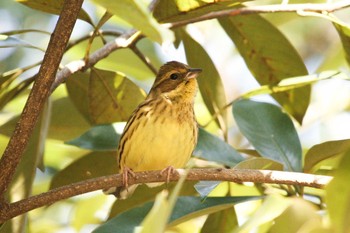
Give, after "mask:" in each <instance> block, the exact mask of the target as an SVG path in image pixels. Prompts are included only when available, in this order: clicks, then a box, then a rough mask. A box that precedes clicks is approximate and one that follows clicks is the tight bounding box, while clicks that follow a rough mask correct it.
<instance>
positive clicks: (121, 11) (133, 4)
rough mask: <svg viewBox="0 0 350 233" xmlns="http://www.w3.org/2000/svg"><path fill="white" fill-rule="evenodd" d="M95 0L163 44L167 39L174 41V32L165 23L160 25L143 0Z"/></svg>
mask: <svg viewBox="0 0 350 233" xmlns="http://www.w3.org/2000/svg"><path fill="white" fill-rule="evenodd" d="M95 2H96V3H97V4H99V5H101V6H103V7H104V8H105V9H107V10H108V11H109V12H111V13H112V14H114V15H116V16H118V17H120V18H121V19H123V20H125V21H127V22H128V23H130V24H131V25H132V26H134V27H135V28H137V29H138V30H140V31H141V32H142V33H143V34H145V35H146V36H147V37H148V38H150V39H152V40H153V41H156V42H158V43H160V44H161V43H163V42H166V41H169V42H172V41H173V40H174V35H173V32H172V31H170V30H169V29H168V28H166V27H164V26H163V25H160V24H159V23H158V22H157V21H156V20H155V19H154V18H153V17H152V15H151V13H150V12H149V11H148V9H147V6H146V4H145V3H144V2H143V1H129V0H118V1H109V0H95Z"/></svg>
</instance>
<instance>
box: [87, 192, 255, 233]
mask: <svg viewBox="0 0 350 233" xmlns="http://www.w3.org/2000/svg"><path fill="white" fill-rule="evenodd" d="M257 198H258V197H208V198H207V199H206V200H205V201H204V202H202V201H201V198H200V197H179V198H178V199H177V201H176V204H175V208H174V210H173V212H172V214H171V217H170V221H169V225H168V226H169V227H170V226H173V225H177V224H179V223H182V222H185V221H187V220H189V219H191V218H194V217H198V216H202V215H205V214H210V213H214V212H217V211H220V210H223V209H227V208H230V207H232V205H233V204H237V203H241V202H246V201H251V200H256V199H257ZM152 206H153V202H148V203H146V204H144V205H143V206H141V207H136V208H133V209H131V210H129V211H126V212H123V213H121V214H119V215H117V216H116V217H114V218H112V219H110V220H109V221H107V222H106V223H105V224H103V225H101V226H100V227H98V228H96V229H95V230H94V231H93V232H94V233H107V232H120V233H123V232H125V233H126V232H133V230H134V228H135V227H137V226H138V225H140V223H141V222H142V220H143V219H144V217H145V216H146V215H147V214H148V212H149V211H150V210H151V208H152Z"/></svg>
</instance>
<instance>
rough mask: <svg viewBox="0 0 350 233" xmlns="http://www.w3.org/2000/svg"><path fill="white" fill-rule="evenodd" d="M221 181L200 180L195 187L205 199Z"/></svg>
mask: <svg viewBox="0 0 350 233" xmlns="http://www.w3.org/2000/svg"><path fill="white" fill-rule="evenodd" d="M220 183H221V181H206V180H200V181H199V182H198V183H196V184H195V186H194V188H195V189H196V191H197V192H198V193H199V195H200V196H201V197H202V198H203V199H204V198H207V197H208V195H209V194H210V193H211V191H213V190H214V189H215V188H216V187H217V186H218V185H219V184H220Z"/></svg>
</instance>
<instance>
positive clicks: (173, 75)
mask: <svg viewBox="0 0 350 233" xmlns="http://www.w3.org/2000/svg"><path fill="white" fill-rule="evenodd" d="M178 77H179V75H178V74H176V73H173V74H171V75H170V79H172V80H176V79H178Z"/></svg>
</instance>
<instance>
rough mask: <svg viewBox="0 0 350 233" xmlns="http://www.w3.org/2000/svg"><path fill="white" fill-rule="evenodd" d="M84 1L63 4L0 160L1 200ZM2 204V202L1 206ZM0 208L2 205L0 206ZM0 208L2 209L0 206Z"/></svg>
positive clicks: (48, 92)
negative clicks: (26, 98)
mask: <svg viewBox="0 0 350 233" xmlns="http://www.w3.org/2000/svg"><path fill="white" fill-rule="evenodd" d="M82 3H83V0H72V1H68V0H66V1H64V4H63V8H62V12H61V15H60V17H59V19H58V22H57V25H56V28H55V30H54V32H53V33H52V36H51V38H50V42H49V44H48V48H47V51H46V53H45V56H44V60H43V63H42V65H41V67H40V70H39V73H38V75H37V77H36V79H35V81H34V85H33V88H32V90H31V92H30V94H29V97H28V100H27V102H26V105H25V107H24V109H23V112H22V114H21V117H20V119H19V121H18V123H17V125H16V128H15V131H14V133H13V135H12V137H11V138H10V141H9V143H8V145H7V147H6V149H5V152H4V154H3V156H2V158H1V160H0V198H1V199H2V201H3V197H4V194H5V192H6V190H7V188H8V186H9V184H10V182H11V180H12V177H13V175H14V174H15V171H16V167H17V165H18V163H19V162H20V160H21V158H22V155H23V152H24V150H25V148H26V145H27V144H28V141H29V138H30V136H31V134H32V131H33V129H34V126H35V123H36V122H37V119H38V117H39V115H40V112H41V110H42V108H43V106H44V104H45V102H46V100H47V98H48V96H49V95H50V87H51V85H52V83H53V81H54V80H55V74H56V72H57V69H58V66H59V64H60V62H61V58H62V56H63V53H64V51H65V48H66V45H67V43H68V40H69V37H70V35H71V32H72V30H73V27H74V24H75V22H76V19H77V17H78V13H79V11H80V8H81V5H82ZM3 204H4V203H3ZM0 206H1V203H0ZM0 208H1V207H0Z"/></svg>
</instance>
